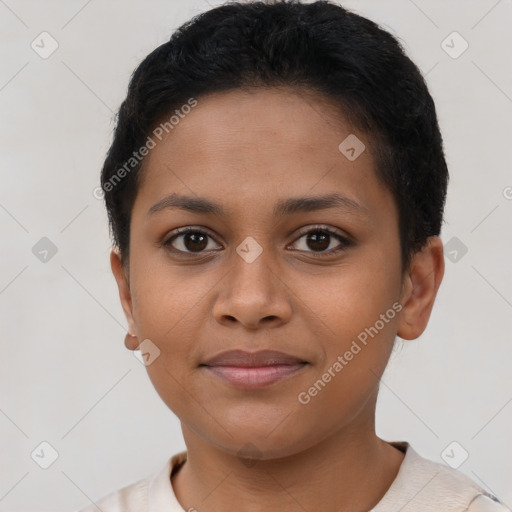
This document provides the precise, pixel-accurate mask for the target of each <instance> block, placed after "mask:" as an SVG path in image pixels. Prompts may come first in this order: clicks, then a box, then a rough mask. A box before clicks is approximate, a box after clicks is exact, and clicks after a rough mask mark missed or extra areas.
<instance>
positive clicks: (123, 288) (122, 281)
mask: <svg viewBox="0 0 512 512" xmlns="http://www.w3.org/2000/svg"><path fill="white" fill-rule="evenodd" d="M110 268H111V269H112V273H113V274H114V278H115V280H116V282H117V287H118V289H119V299H120V300H121V306H122V308H123V311H124V314H125V316H126V320H127V321H128V330H129V332H131V333H133V334H134V335H136V332H137V331H136V325H135V321H134V319H133V313H132V296H131V291H130V282H129V279H128V276H127V275H126V272H125V268H124V267H123V262H122V258H121V254H120V253H119V250H118V249H117V248H114V249H112V251H111V252H110Z"/></svg>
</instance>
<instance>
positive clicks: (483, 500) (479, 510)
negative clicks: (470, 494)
mask: <svg viewBox="0 0 512 512" xmlns="http://www.w3.org/2000/svg"><path fill="white" fill-rule="evenodd" d="M466 512H511V511H510V509H509V508H508V507H506V506H505V505H504V504H503V503H501V502H499V501H495V500H494V499H493V498H490V497H489V496H486V495H485V494H480V495H479V496H477V497H476V498H475V499H474V500H473V501H472V502H471V503H470V505H469V507H468V508H467V510H466Z"/></svg>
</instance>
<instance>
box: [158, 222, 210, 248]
mask: <svg viewBox="0 0 512 512" xmlns="http://www.w3.org/2000/svg"><path fill="white" fill-rule="evenodd" d="M209 239H212V240H213V238H212V237H211V236H210V235H209V234H208V233H206V232H205V231H201V230H199V229H197V228H183V229H180V230H177V234H175V235H173V236H172V237H171V238H169V239H168V240H167V241H165V242H164V243H163V245H164V246H165V247H167V248H169V249H170V250H171V251H173V252H183V253H189V254H190V253H202V252H203V251H205V250H206V248H207V247H208V244H209Z"/></svg>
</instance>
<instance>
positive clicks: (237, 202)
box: [111, 88, 435, 458]
mask: <svg viewBox="0 0 512 512" xmlns="http://www.w3.org/2000/svg"><path fill="white" fill-rule="evenodd" d="M354 135H355V136H356V137H357V138H358V139H359V140H360V141H361V142H362V143H363V144H364V145H365V149H364V151H362V152H361V153H360V154H359V156H357V154H358V153H359V152H360V150H361V148H362V146H357V145H356V146H354V140H356V139H353V137H354ZM348 136H351V137H352V139H349V142H350V141H351V142H352V143H351V144H348V146H349V147H346V146H343V145H342V150H340V149H339V146H340V143H342V142H343V141H344V140H345V139H346V138H347V137H348ZM356 142H357V141H356ZM350 147H354V149H355V150H354V151H351V149H350ZM371 149H372V148H371V141H370V140H368V138H367V136H365V135H364V134H362V133H359V132H358V131H356V130H355V129H354V128H353V127H351V126H350V125H349V124H347V123H346V122H345V121H344V120H343V119H341V118H340V117H339V115H338V114H336V112H335V109H334V107H333V106H332V105H330V104H329V103H327V102H326V101H323V100H321V99H319V98H318V97H316V98H315V97H313V96H311V95H306V94H305V93H304V92H299V91H292V90H290V89H279V88H276V89H260V90H258V91H257V92H244V91H231V92H228V93H220V94H214V95H209V96H206V97H200V98H198V104H197V106H196V107H195V108H193V109H192V110H191V111H190V112H189V113H188V114H187V115H186V116H184V117H183V118H182V119H181V120H180V121H179V124H178V125H176V126H174V128H173V130H172V131H170V133H169V134H168V135H167V137H166V138H163V139H162V141H161V142H159V143H158V144H157V145H156V147H154V148H153V149H151V151H150V153H149V155H148V156H147V157H146V162H145V165H146V167H145V171H144V172H145V175H144V180H143V184H142V186H141V188H140V190H139V192H138V195H137V198H136V201H135V204H134V207H133V213H132V220H131V227H130V259H129V278H128V275H127V274H125V273H123V272H122V271H121V267H120V265H119V259H118V257H117V255H116V254H115V253H114V252H113V253H112V255H111V261H112V268H113V271H114V274H115V276H116V279H117V282H118V285H119V289H120V296H121V301H122V304H123V308H124V311H125V313H126V316H127V319H128V322H129V326H130V332H131V333H133V334H136V335H137V338H138V340H139V342H141V341H142V340H150V343H151V345H148V346H151V347H153V348H152V349H151V350H150V352H153V354H155V353H156V352H155V350H156V349H155V348H154V347H155V346H156V347H157V349H158V350H159V351H160V352H159V355H158V357H156V358H155V359H154V360H153V361H152V362H151V363H150V364H148V366H147V371H148V374H149V377H150V379H151V381H152V383H153V385H154V387H155V389H156V390H157V392H158V393H159V395H160V397H161V398H162V400H163V401H164V402H165V403H166V404H167V406H168V407H169V408H170V409H171V410H172V411H174V413H175V414H176V415H177V416H178V417H179V419H180V420H181V422H182V425H183V427H184V428H185V429H187V430H188V431H190V432H193V433H194V435H195V436H197V437H198V438H201V439H202V440H204V441H205V442H207V443H209V444H210V445H214V446H216V447H218V448H220V449H222V450H224V451H226V452H229V453H233V454H236V453H239V450H241V449H243V447H244V446H245V445H246V444H247V443H251V444H252V445H254V446H255V447H256V449H257V451H258V453H259V456H260V457H261V458H273V457H280V456H286V455H290V454H293V453H298V452H300V451H301V450H305V449H307V448H309V447H311V446H313V445H315V444H316V443H319V442H321V441H322V440H323V439H326V438H328V437H329V436H332V435H334V434H336V433H337V432H340V431H341V430H344V431H345V432H347V433H348V432H351V433H353V435H359V436H363V435H367V434H368V433H369V432H370V431H371V430H372V429H373V415H374V409H375V399H376V396H377V390H378V381H379V378H380V376H381V375H382V373H383V371H384V368H385V366H386V363H387V361H388V358H389V355H390V352H391V350H392V347H393V342H394V339H395V336H396V334H397V331H399V330H400V329H401V328H402V329H403V330H404V332H405V330H406V329H407V325H408V326H409V328H410V329H412V330H414V329H416V331H417V332H415V333H412V334H411V337H414V336H413V335H417V334H419V331H421V330H423V328H424V326H425V324H426V321H425V322H423V323H422V320H421V319H418V318H416V317H415V316H414V314H412V316H411V315H410V316H409V317H407V316H405V317H404V315H406V313H404V311H405V310H406V308H404V306H405V305H406V303H407V300H408V299H409V298H410V297H411V295H412V294H411V291H412V289H413V283H414V279H409V278H408V276H406V279H405V281H404V282H405V284H406V286H403V287H402V284H403V281H402V278H403V275H402V271H401V261H400V240H399V233H398V214H397V210H396V206H395V203H394V200H393V198H392V196H391V194H390V192H389V191H388V190H387V189H385V188H384V187H383V186H382V185H381V184H380V182H379V181H378V179H377V177H376V173H375V168H374V165H375V163H374V160H373V157H372V153H371ZM354 156H357V158H355V159H354ZM348 157H350V158H348ZM173 194H174V196H172V195H173ZM334 194H335V195H336V197H337V200H336V198H335V197H334V196H333V195H334ZM179 196H187V197H188V198H190V199H191V200H190V201H187V200H184V199H183V198H180V197H179ZM169 197H173V201H171V200H168V201H167V203H165V202H164V203H161V202H162V201H163V200H164V199H166V198H169ZM300 198H302V200H301V201H299V199H300ZM304 198H307V199H304ZM319 198H324V199H323V200H322V201H319V200H318V199H319ZM192 200H193V201H192ZM201 201H208V202H209V203H214V204H215V205H216V207H215V208H212V207H211V205H210V207H205V205H204V204H203V203H201ZM159 203H160V206H159V207H154V206H155V205H157V204H159ZM171 203H174V206H173V205H172V204H171ZM180 205H181V206H180ZM279 206H280V207H279ZM152 207H154V208H153V210H154V211H152ZM185 228H186V229H191V231H190V232H188V233H187V232H185V233H183V232H182V231H183V230H184V229H185ZM178 231H181V232H178ZM434 295H435V293H434ZM418 296H421V294H418ZM427 302H428V301H427ZM409 306H410V304H409ZM425 307H427V309H428V312H429V311H430V309H429V308H428V304H427V306H425V305H424V306H423V310H424V309H425ZM400 309H401V311H400ZM409 309H410V308H409ZM422 315H423V317H424V316H425V315H424V314H422ZM416 316H417V317H419V316H421V315H419V314H416ZM427 318H428V314H427ZM414 322H416V323H414ZM406 324H407V325H406ZM413 324H414V326H413ZM411 326H412V327H411ZM408 332H409V333H411V331H408ZM399 334H400V333H399ZM363 340H364V341H363ZM146 343H148V342H146ZM229 350H241V351H244V352H251V353H253V352H258V351H262V350H273V351H279V352H281V353H283V354H285V355H287V356H288V360H284V359H283V360H278V362H279V363H280V364H279V365H274V366H271V367H270V370H269V367H268V366H267V367H266V368H263V369H262V368H259V369H258V368H252V369H251V368H249V369H247V368H245V369H244V368H240V367H239V366H240V365H238V364H232V365H231V366H229V364H228V365H226V364H223V365H222V364H221V366H220V367H215V366H204V365H205V363H207V362H208V361H210V360H211V359H212V358H214V357H216V356H218V355H219V354H222V353H223V352H225V351H229ZM143 352H144V350H143ZM149 357H151V358H152V357H154V355H153V356H149ZM224 363H225V361H224ZM256 366H257V365H256Z"/></svg>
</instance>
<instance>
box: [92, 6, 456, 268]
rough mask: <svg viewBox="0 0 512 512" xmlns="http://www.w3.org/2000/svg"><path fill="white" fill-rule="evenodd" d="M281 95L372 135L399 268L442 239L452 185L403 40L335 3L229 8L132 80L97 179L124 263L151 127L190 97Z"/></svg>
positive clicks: (204, 18)
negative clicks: (295, 96) (395, 221)
mask: <svg viewBox="0 0 512 512" xmlns="http://www.w3.org/2000/svg"><path fill="white" fill-rule="evenodd" d="M273 86H288V87H295V88H302V89H305V90H308V91H311V92H313V93H315V94H319V97H324V98H327V99H329V100H331V101H332V102H334V104H336V105H338V106H339V107H340V113H341V112H343V114H344V115H345V117H346V118H347V120H348V121H349V122H350V123H351V125H352V126H354V127H356V128H358V129H360V130H361V131H362V132H363V133H364V134H365V136H366V137H367V140H368V141H369V142H370V146H371V147H372V154H373V155H374V156H375V162H376V168H377V169H376V170H377V177H378V179H379V180H380V182H381V183H382V184H383V186H385V187H387V188H388V190H390V191H391V193H392V195H393V197H394V200H395V201H396V205H397V209H398V213H399V232H400V243H401V255H402V268H403V269H406V268H408V266H409V264H410V261H411V256H412V255H413V254H414V253H415V252H416V251H418V250H420V249H421V248H423V247H424V246H425V244H426V243H427V241H428V237H430V236H434V235H439V234H440V230H441V224H442V221H443V210H444V205H445V199H446V190H447V184H448V178H449V176H448V169H447V165H446V162H445V158H444V152H443V142H442V137H441V133H440V130H439V126H438V121H437V116H436V110H435V106H434V101H433V99H432V97H431V95H430V93H429V91H428V88H427V85H426V83H425V80H424V78H423V76H422V74H421V72H420V70H419V69H418V67H417V66H416V65H415V64H414V63H413V62H412V61H411V60H410V59H409V58H408V57H407V55H406V53H405V51H404V49H403V48H402V46H401V44H400V43H399V42H398V40H397V39H396V38H395V37H394V36H392V35H391V34H390V33H389V32H387V31H385V30H384V29H382V28H380V27H379V26H378V25H377V24H376V23H374V22H373V21H371V20H369V19H367V18H364V17H362V16H359V15H357V14H355V13H353V12H350V11H349V10H347V9H345V8H343V7H341V6H340V5H338V4H335V3H334V2H331V1H326V0H320V1H316V2H312V3H307V4H303V3H300V2H299V1H294V0H281V1H267V2H266V1H248V2H228V3H225V4H223V5H220V6H217V7H214V8H212V9H210V10H208V11H206V12H203V13H201V14H198V15H196V16H194V17H193V18H192V19H190V20H189V21H187V22H186V23H184V24H183V25H181V26H180V27H179V28H178V29H177V30H176V31H175V32H174V33H173V34H172V35H171V37H170V40H169V41H168V42H166V43H164V44H162V45H161V46H159V47H158V48H156V49H155V50H154V51H152V52H151V53H150V54H149V55H148V56H147V57H146V58H145V59H144V60H143V61H142V62H141V63H140V65H139V66H138V67H137V69H136V70H135V71H134V72H133V74H132V76H131V79H130V83H129V86H128V93H127V96H126V99H125V100H124V101H123V102H122V104H121V106H120V108H119V111H118V113H117V120H116V121H117V122H116V127H115V131H114V137H113V142H112V145H111V146H110V149H109V150H108V153H107V156H106V159H105V162H104V165H103V169H102V173H101V186H102V189H103V193H104V198H105V203H106V208H107V213H108V217H109V225H110V234H111V237H112V241H113V243H114V246H116V247H118V248H119V250H120V253H121V257H122V260H123V264H125V263H126V262H127V261H128V257H129V242H130V237H129V233H130V220H131V213H132V208H133V204H134V202H135V198H136V195H137V191H138V189H139V188H140V185H141V183H142V177H143V174H144V172H143V171H144V165H143V164H144V161H145V160H144V159H143V158H141V157H140V156H139V155H138V153H137V156H138V158H137V159H135V158H134V155H135V154H136V153H135V152H137V150H138V149H139V148H141V147H143V146H144V145H145V144H146V143H147V142H148V141H149V136H150V134H151V133H153V130H154V129H155V127H157V126H158V125H159V123H162V121H163V120H164V119H169V117H170V116H171V114H172V112H173V111H175V112H176V113H179V112H178V111H176V110H175V109H177V108H180V107H182V106H183V105H188V104H191V98H193V101H197V99H200V97H201V96H202V95H206V94H211V93H215V92H224V91H229V90H234V89H244V88H254V87H256V88H264V87H273ZM340 142H341V141H340ZM127 162H130V167H129V168H128V167H127ZM122 169H124V172H123V171H122ZM121 178H122V179H121Z"/></svg>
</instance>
